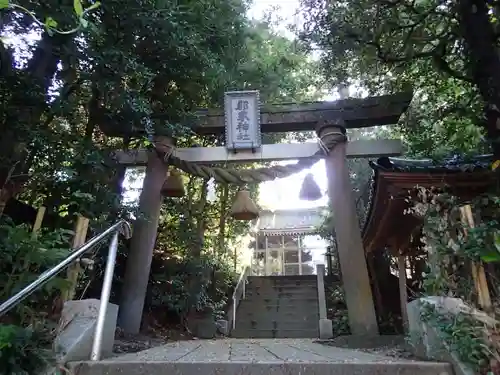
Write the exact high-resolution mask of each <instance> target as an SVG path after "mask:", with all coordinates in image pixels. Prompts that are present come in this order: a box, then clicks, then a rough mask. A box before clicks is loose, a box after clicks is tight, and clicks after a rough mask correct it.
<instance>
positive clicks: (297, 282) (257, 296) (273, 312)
mask: <svg viewBox="0 0 500 375" xmlns="http://www.w3.org/2000/svg"><path fill="white" fill-rule="evenodd" d="M318 321H319V311H318V289H317V280H316V276H315V275H310V276H309V275H308V276H265V277H264V276H249V277H248V284H247V286H246V298H245V299H244V300H242V301H241V302H240V305H239V307H238V309H237V311H236V328H235V329H233V330H232V332H231V337H235V338H317V337H318Z"/></svg>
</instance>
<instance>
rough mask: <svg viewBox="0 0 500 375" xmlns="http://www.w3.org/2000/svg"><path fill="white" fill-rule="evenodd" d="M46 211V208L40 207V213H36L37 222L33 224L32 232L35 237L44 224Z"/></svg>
mask: <svg viewBox="0 0 500 375" xmlns="http://www.w3.org/2000/svg"><path fill="white" fill-rule="evenodd" d="M45 211H46V208H45V207H44V206H40V208H39V209H38V211H37V213H36V218H35V222H34V223H33V230H32V233H33V237H36V235H37V233H38V231H39V230H40V228H41V227H42V222H43V217H44V216H45Z"/></svg>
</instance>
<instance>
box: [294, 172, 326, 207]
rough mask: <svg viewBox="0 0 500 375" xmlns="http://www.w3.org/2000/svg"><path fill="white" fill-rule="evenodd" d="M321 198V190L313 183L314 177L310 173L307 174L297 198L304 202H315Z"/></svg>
mask: <svg viewBox="0 0 500 375" xmlns="http://www.w3.org/2000/svg"><path fill="white" fill-rule="evenodd" d="M322 196H323V194H321V189H320V188H319V186H318V184H317V183H316V181H314V176H313V175H312V173H308V174H307V175H306V177H305V178H304V181H303V182H302V187H301V188H300V193H299V198H300V199H302V200H306V201H317V200H318V199H320V198H321V197H322Z"/></svg>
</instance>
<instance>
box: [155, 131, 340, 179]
mask: <svg viewBox="0 0 500 375" xmlns="http://www.w3.org/2000/svg"><path fill="white" fill-rule="evenodd" d="M332 127H335V128H337V129H338V128H341V131H338V130H335V131H327V132H325V133H324V134H319V137H318V143H319V146H320V150H318V151H317V152H316V153H314V154H313V155H311V156H310V157H308V158H305V159H302V160H299V161H298V162H297V163H296V164H289V165H274V166H272V167H263V168H256V169H234V168H221V167H213V166H208V165H202V164H197V163H194V162H190V161H186V160H183V159H181V158H179V157H177V156H175V154H174V151H175V147H174V146H168V148H167V149H166V150H165V146H166V145H165V144H162V145H161V148H162V149H161V150H160V148H159V147H157V146H156V144H155V143H154V147H155V150H156V152H157V153H158V155H159V156H160V158H162V159H163V161H164V162H165V163H168V164H169V165H172V166H174V167H176V168H178V169H180V170H182V171H184V172H186V173H189V174H191V175H193V176H196V177H201V178H203V179H211V178H213V179H214V180H215V181H216V182H218V183H223V184H233V185H240V186H243V185H246V184H252V183H259V182H265V181H272V180H275V179H278V178H285V177H288V176H291V175H293V174H295V173H298V172H300V171H302V170H304V169H307V168H310V167H312V166H313V165H314V164H315V163H316V162H317V161H319V160H320V159H322V158H323V156H324V155H328V153H329V152H330V151H331V150H333V148H335V146H336V145H337V144H339V143H344V142H346V141H347V136H346V134H345V129H344V128H343V127H339V126H338V125H332ZM327 128H329V126H323V128H322V129H321V130H320V131H321V132H323V131H324V130H325V129H327ZM342 129H344V130H343V131H342Z"/></svg>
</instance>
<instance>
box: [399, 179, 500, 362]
mask: <svg viewBox="0 0 500 375" xmlns="http://www.w3.org/2000/svg"><path fill="white" fill-rule="evenodd" d="M415 193H416V194H415V195H414V196H413V198H411V199H409V202H412V204H413V206H412V207H411V208H410V210H409V212H408V213H409V214H413V215H417V216H418V217H421V218H422V219H423V222H424V224H423V229H422V231H423V235H424V237H423V242H424V246H425V247H424V249H425V250H426V252H427V255H428V266H429V269H428V271H427V272H426V273H425V275H424V281H423V286H424V290H425V292H426V294H427V295H430V296H443V297H458V298H461V299H462V300H463V301H464V302H465V303H466V304H468V305H469V306H472V307H476V308H481V306H479V303H478V296H477V293H476V287H475V284H474V282H473V276H472V272H471V267H472V263H473V262H480V261H481V260H486V261H497V260H498V259H499V258H500V257H499V256H498V250H497V238H498V230H499V229H500V228H499V226H498V222H497V221H496V218H497V217H498V215H499V213H500V211H499V209H500V206H499V204H498V202H499V200H498V197H497V196H496V195H490V194H485V195H481V196H478V197H476V198H474V199H473V200H472V201H470V202H468V203H469V204H470V207H471V209H472V212H473V213H474V220H475V221H476V223H475V225H474V227H473V228H471V227H470V225H469V223H468V222H467V220H466V219H465V217H466V214H462V212H461V206H462V205H463V204H464V202H461V201H460V200H459V199H458V198H457V197H456V196H453V195H451V194H449V193H447V192H446V191H443V190H439V189H425V188H418V189H416V191H415ZM427 305H428V304H426V305H425V306H424V307H425V308H424V309H423V310H422V318H423V319H424V320H425V321H427V322H429V323H430V324H432V325H433V326H434V327H435V328H436V329H437V331H438V332H439V333H440V334H441V335H442V337H443V340H445V342H446V344H447V345H448V346H449V348H450V350H452V351H453V352H455V353H456V354H457V355H458V356H459V358H460V359H461V360H462V361H463V362H464V363H467V364H468V365H470V366H471V367H472V368H473V369H474V370H476V371H479V369H480V370H482V371H483V370H487V369H488V368H489V367H488V366H490V359H494V358H497V357H498V348H497V347H495V337H496V334H497V333H496V332H495V330H496V327H489V326H486V325H485V324H484V323H482V322H481V321H479V320H478V319H477V318H475V317H474V314H473V313H471V314H467V313H465V312H464V313H459V314H458V315H453V316H452V315H450V313H447V312H443V311H440V310H437V309H436V308H435V307H433V306H430V305H429V306H427ZM490 337H493V340H490V339H489V338H490Z"/></svg>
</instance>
